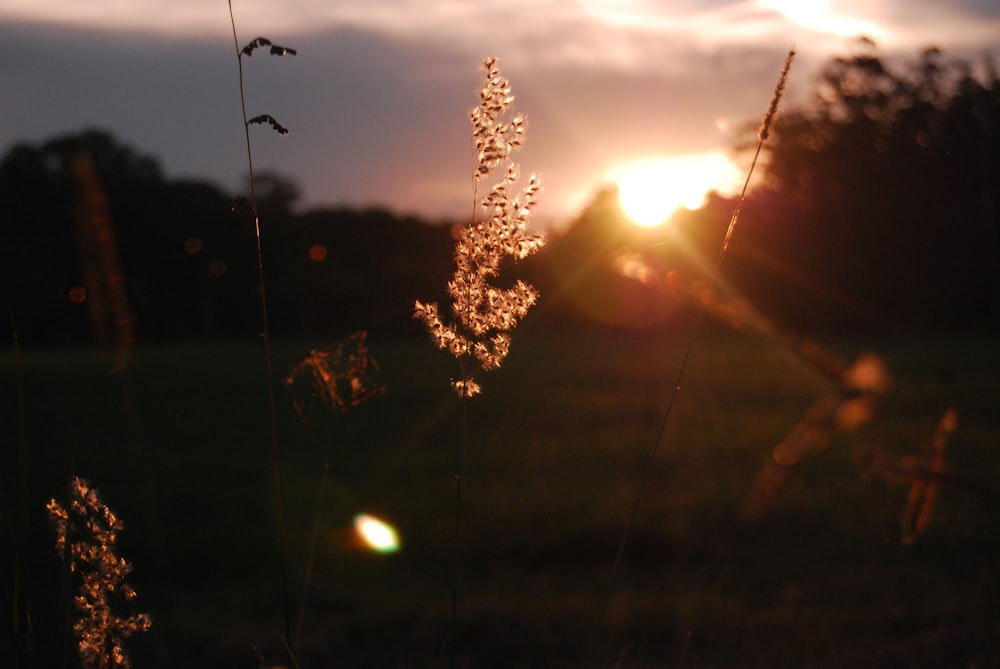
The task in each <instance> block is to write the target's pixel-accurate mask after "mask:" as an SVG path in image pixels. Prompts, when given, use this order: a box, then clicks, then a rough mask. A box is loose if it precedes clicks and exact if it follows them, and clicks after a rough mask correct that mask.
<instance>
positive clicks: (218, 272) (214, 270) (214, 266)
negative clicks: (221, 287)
mask: <svg viewBox="0 0 1000 669" xmlns="http://www.w3.org/2000/svg"><path fill="white" fill-rule="evenodd" d="M228 270H229V265H228V264H227V263H226V261H225V260H223V259H222V258H216V259H215V260H213V261H212V262H210V263H209V264H208V273H209V274H211V275H212V276H215V277H220V276H222V275H223V274H225V273H226V272H227V271H228Z"/></svg>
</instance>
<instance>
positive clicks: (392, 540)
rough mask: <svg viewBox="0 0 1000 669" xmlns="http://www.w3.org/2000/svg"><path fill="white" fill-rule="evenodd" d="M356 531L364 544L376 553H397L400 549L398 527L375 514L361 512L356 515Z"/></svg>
mask: <svg viewBox="0 0 1000 669" xmlns="http://www.w3.org/2000/svg"><path fill="white" fill-rule="evenodd" d="M354 531H355V532H356V533H357V535H358V538H360V539H361V541H362V543H363V545H364V546H366V547H367V548H370V549H372V550H373V551H375V552H376V553H395V552H396V551H398V550H399V535H398V534H397V533H396V529H395V528H394V527H393V526H392V525H390V524H389V523H387V522H385V521H384V520H380V519H379V518H376V517H375V516H371V515H369V514H367V513H360V514H358V515H357V516H355V517H354Z"/></svg>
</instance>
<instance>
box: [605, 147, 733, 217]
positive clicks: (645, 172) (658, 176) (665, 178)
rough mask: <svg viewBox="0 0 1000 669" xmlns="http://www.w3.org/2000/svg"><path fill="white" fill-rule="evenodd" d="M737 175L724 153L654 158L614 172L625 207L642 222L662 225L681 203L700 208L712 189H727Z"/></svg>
mask: <svg viewBox="0 0 1000 669" xmlns="http://www.w3.org/2000/svg"><path fill="white" fill-rule="evenodd" d="M738 177H739V174H738V172H737V170H736V166H735V165H733V164H732V163H731V162H730V161H729V159H728V158H726V156H725V155H724V154H722V153H705V154H697V155H689V156H676V157H670V158H666V157H664V158H652V159H648V160H641V161H637V162H632V163H627V164H624V165H621V166H620V167H617V168H615V169H614V170H612V172H611V179H612V181H614V183H615V184H617V186H618V198H619V201H620V202H621V206H622V210H623V211H624V212H625V215H626V216H628V218H629V219H630V220H631V221H633V222H634V223H636V224H637V225H641V226H653V225H659V224H660V223H663V222H664V221H666V220H667V219H668V218H670V216H671V215H672V214H673V213H674V212H675V211H676V210H677V209H679V208H680V207H686V208H688V209H697V208H698V207H700V206H701V205H702V203H703V202H704V200H705V196H706V195H707V194H708V192H709V191H711V190H718V191H720V192H726V191H727V190H730V189H731V188H732V186H733V185H734V184H735V183H736V181H737V179H738Z"/></svg>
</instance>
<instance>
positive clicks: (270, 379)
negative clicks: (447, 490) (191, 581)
mask: <svg viewBox="0 0 1000 669" xmlns="http://www.w3.org/2000/svg"><path fill="white" fill-rule="evenodd" d="M228 4H229V20H230V22H231V24H232V28H233V43H234V45H235V46H236V62H237V63H238V65H239V79H240V107H241V109H242V112H243V132H244V136H245V138H246V147H247V166H248V168H249V173H250V209H251V211H252V212H253V221H254V235H255V237H256V242H257V282H258V286H257V290H258V293H259V295H260V311H261V339H263V342H264V361H265V368H266V373H267V405H268V415H269V417H270V423H271V425H270V428H271V456H272V468H273V472H274V495H275V516H276V519H277V532H278V561H279V570H280V573H281V590H282V608H283V611H284V633H285V636H284V640H283V641H284V644H285V648H286V650H287V651H288V653H289V656H290V659H292V660H294V653H293V649H292V648H291V646H290V645H289V644H290V643H291V639H292V623H291V610H290V605H289V588H288V569H287V565H286V557H285V544H286V540H285V520H284V511H283V509H284V503H283V495H282V488H281V478H282V477H281V458H280V449H279V448H278V420H277V413H276V411H275V400H274V365H273V362H272V356H271V333H270V325H269V319H268V311H267V292H266V290H265V282H264V254H263V248H262V244H261V234H260V215H259V212H258V210H257V186H256V181H255V179H254V170H253V150H252V148H251V143H250V121H249V118H248V116H247V103H246V93H245V84H244V78H243V51H242V50H241V49H240V41H239V37H238V36H237V33H236V17H235V16H234V14H233V2H232V0H228Z"/></svg>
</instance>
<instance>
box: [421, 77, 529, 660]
mask: <svg viewBox="0 0 1000 669" xmlns="http://www.w3.org/2000/svg"><path fill="white" fill-rule="evenodd" d="M483 71H484V72H485V78H484V82H483V86H482V88H481V89H480V91H479V105H478V106H477V107H476V108H475V109H473V110H472V112H470V114H469V120H470V121H471V123H472V141H473V145H474V146H475V150H476V164H475V167H474V168H473V170H472V216H471V218H470V220H469V222H468V223H467V224H466V225H465V226H464V227H462V228H461V229H460V230H459V232H458V240H457V242H456V244H455V274H454V276H452V278H451V280H450V281H449V282H448V295H449V296H450V297H451V300H452V306H451V310H452V318H451V319H450V320H448V321H445V320H444V319H442V317H441V313H440V309H439V307H438V305H437V303H427V302H421V301H419V300H417V301H416V302H415V305H414V314H413V315H414V318H417V319H418V320H420V321H422V322H423V323H424V325H425V326H426V327H427V330H428V332H430V334H431V338H432V339H433V340H434V343H435V344H437V346H438V348H441V349H446V350H448V351H449V352H450V353H451V354H452V355H453V356H455V358H457V360H458V370H459V373H458V378H455V379H453V380H452V382H451V384H452V388H454V390H455V393H456V394H457V395H458V397H459V398H460V399H461V400H462V411H461V414H460V415H459V422H458V430H457V432H456V434H457V438H456V440H455V474H454V478H455V547H454V556H455V570H454V573H453V581H452V590H451V628H450V631H449V639H450V643H446V644H445V647H444V648H443V649H442V650H443V651H444V650H445V649H447V651H448V653H449V658H450V666H452V667H454V666H455V658H456V652H455V645H456V643H455V636H456V632H455V630H456V619H457V611H458V572H459V563H460V562H461V557H460V553H461V550H460V532H459V529H460V518H461V509H462V468H463V464H462V463H463V460H464V452H465V447H466V442H467V440H468V436H467V435H468V428H467V421H468V414H467V410H466V408H467V403H466V402H465V400H466V399H468V398H470V397H474V396H475V395H478V394H479V393H480V392H481V390H482V389H481V387H480V385H479V383H478V382H477V381H476V380H475V378H474V376H475V374H476V372H477V371H479V370H484V371H485V370H491V369H496V368H498V367H500V365H501V363H502V362H503V360H504V358H506V357H507V353H508V351H509V350H510V331H511V330H513V329H514V327H515V326H516V325H517V324H518V322H519V321H520V320H521V319H523V318H524V317H525V315H526V314H527V313H528V309H530V308H531V307H532V306H533V305H534V304H535V302H536V301H538V291H537V290H535V288H534V286H531V285H529V284H527V283H525V282H524V281H521V280H517V281H515V282H514V283H513V285H511V287H510V288H499V287H497V286H495V285H493V284H492V283H491V280H492V279H494V278H495V277H497V276H498V275H499V274H500V266H501V264H502V263H503V261H504V259H505V258H506V257H507V256H511V257H512V258H514V259H515V260H521V259H523V258H525V257H527V256H529V255H531V254H532V253H534V252H535V251H537V250H538V249H539V248H541V247H542V245H543V244H544V243H545V242H544V239H543V238H542V237H541V236H540V235H533V234H529V233H528V223H529V221H530V219H531V213H532V210H533V209H534V208H535V205H536V204H537V202H538V194H539V193H540V192H541V188H542V186H541V181H540V180H539V179H538V177H536V176H535V175H531V176H530V177H529V178H528V183H527V185H526V186H525V187H524V189H523V190H520V191H519V190H518V181H519V179H520V170H519V169H518V166H517V165H516V164H515V163H514V162H513V161H512V160H511V158H510V156H511V154H512V153H513V152H514V151H515V150H517V149H519V148H521V146H522V145H523V144H524V138H525V135H526V134H527V129H528V126H527V121H526V120H525V117H524V116H523V115H521V114H517V113H514V112H513V110H512V106H513V104H514V96H513V95H512V94H511V88H510V81H509V80H508V79H507V78H506V77H505V76H503V74H501V72H500V67H499V65H498V61H497V59H496V58H492V57H491V58H486V59H485V60H484V61H483ZM498 170H500V171H502V173H503V176H502V177H500V178H499V179H497V180H495V181H494V182H493V185H492V186H489V190H488V191H486V194H485V195H481V194H482V193H483V191H484V190H486V188H487V185H486V181H487V180H488V179H489V178H490V177H491V176H492V175H493V174H494V173H495V172H497V171H498Z"/></svg>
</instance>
